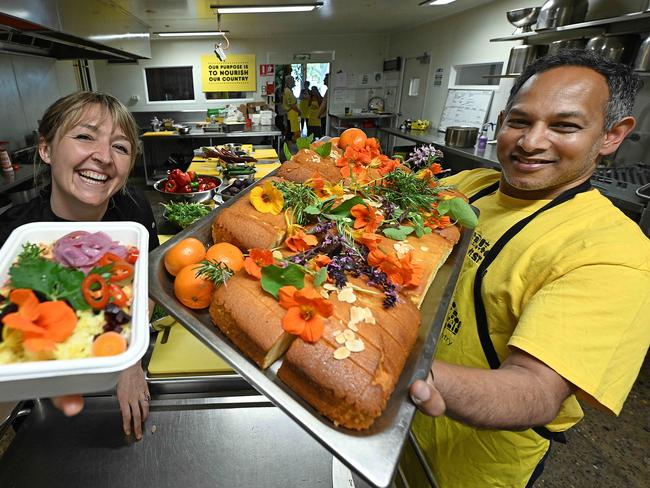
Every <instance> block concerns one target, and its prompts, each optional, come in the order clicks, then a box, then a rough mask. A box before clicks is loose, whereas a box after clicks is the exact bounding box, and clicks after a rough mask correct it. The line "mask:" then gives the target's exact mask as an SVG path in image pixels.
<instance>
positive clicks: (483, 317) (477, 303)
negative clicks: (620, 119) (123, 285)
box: [470, 180, 591, 443]
mask: <svg viewBox="0 0 650 488" xmlns="http://www.w3.org/2000/svg"><path fill="white" fill-rule="evenodd" d="M492 186H494V185H491V186H490V187H487V188H485V189H484V190H482V191H481V192H479V193H477V194H476V195H475V197H477V198H474V200H476V199H478V198H481V196H485V195H487V194H489V193H491V192H487V193H484V194H483V195H480V196H479V194H480V193H482V192H484V191H485V190H488V189H491V188H492ZM589 189H591V183H590V182H589V180H587V181H585V182H584V183H581V184H580V185H578V186H576V187H574V188H570V189H569V190H567V191H565V192H564V193H562V194H561V195H559V196H557V197H556V198H554V199H553V200H551V201H550V202H549V203H547V204H546V205H544V206H543V207H542V208H540V209H539V210H537V211H536V212H534V213H532V214H531V215H529V216H528V217H526V218H524V219H522V220H520V221H519V222H517V223H516V224H514V225H513V226H512V227H510V229H508V230H507V231H506V232H505V233H504V234H503V235H502V236H501V237H500V238H499V240H498V241H497V242H496V243H495V244H494V245H493V246H492V247H491V248H490V250H489V251H488V252H487V253H486V254H485V257H484V258H483V261H482V262H481V264H480V265H479V267H478V269H477V270H476V276H475V277H474V313H475V315H476V327H477V330H478V336H479V339H480V341H481V346H482V347H483V353H484V354H485V358H486V359H487V362H488V364H489V365H490V368H491V369H498V368H499V366H501V361H500V360H499V356H498V355H497V352H496V349H495V348H494V344H493V343H492V338H491V337H490V331H489V329H488V323H487V314H486V312H485V304H484V303H483V296H482V294H481V287H482V285H483V278H484V277H485V274H486V273H487V268H488V266H490V264H492V262H493V261H494V260H495V259H496V257H497V256H498V254H499V253H500V252H501V250H502V249H503V248H504V247H505V245H506V244H507V243H508V242H510V240H511V239H512V238H513V237H515V236H516V235H517V234H518V233H519V232H521V230H522V229H523V228H524V227H526V226H527V225H528V224H529V223H530V222H531V221H532V220H533V219H534V218H535V217H537V216H538V215H539V214H541V213H542V212H545V211H546V210H549V209H551V208H553V207H557V206H558V205H561V204H562V203H564V202H567V201H569V200H571V199H572V198H573V197H575V196H576V195H577V194H579V193H583V192H586V191H588V190H589ZM492 191H494V190H492ZM470 201H472V200H470ZM533 430H534V431H535V432H537V433H538V434H539V435H541V436H542V437H544V438H546V439H549V440H550V439H553V440H557V441H559V442H563V443H565V442H566V438H565V437H564V434H563V433H562V432H559V433H558V432H551V431H549V430H548V429H546V428H545V427H534V428H533ZM558 434H559V435H558Z"/></svg>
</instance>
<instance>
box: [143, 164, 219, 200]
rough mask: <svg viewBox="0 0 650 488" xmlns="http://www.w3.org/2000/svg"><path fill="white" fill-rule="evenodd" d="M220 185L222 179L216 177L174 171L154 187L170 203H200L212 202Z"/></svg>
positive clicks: (192, 172)
mask: <svg viewBox="0 0 650 488" xmlns="http://www.w3.org/2000/svg"><path fill="white" fill-rule="evenodd" d="M219 185H221V179H220V178H218V177H216V176H209V175H199V174H196V173H195V172H194V171H187V172H185V171H181V170H180V169H174V170H172V171H170V172H169V174H168V175H167V177H166V178H163V179H161V180H158V181H156V183H154V185H153V187H154V189H155V190H156V191H158V192H159V193H160V194H161V195H162V196H163V198H164V199H165V200H166V201H168V202H171V201H180V202H191V203H200V202H207V201H209V200H211V199H212V197H214V194H215V193H216V191H217V188H218V187H219Z"/></svg>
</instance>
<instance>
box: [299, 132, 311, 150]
mask: <svg viewBox="0 0 650 488" xmlns="http://www.w3.org/2000/svg"><path fill="white" fill-rule="evenodd" d="M313 140H314V134H310V135H309V137H299V138H298V139H297V140H296V146H297V147H298V150H299V151H300V150H301V149H309V146H310V145H311V143H312V142H313Z"/></svg>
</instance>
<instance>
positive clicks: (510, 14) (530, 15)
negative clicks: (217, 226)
mask: <svg viewBox="0 0 650 488" xmlns="http://www.w3.org/2000/svg"><path fill="white" fill-rule="evenodd" d="M540 8H541V7H527V8H518V9H515V10H508V11H507V12H506V17H507V18H508V22H510V23H511V24H512V25H514V26H515V27H519V28H521V29H522V30H521V32H528V31H530V26H531V25H533V24H534V23H535V22H536V21H537V16H538V15H539V11H540Z"/></svg>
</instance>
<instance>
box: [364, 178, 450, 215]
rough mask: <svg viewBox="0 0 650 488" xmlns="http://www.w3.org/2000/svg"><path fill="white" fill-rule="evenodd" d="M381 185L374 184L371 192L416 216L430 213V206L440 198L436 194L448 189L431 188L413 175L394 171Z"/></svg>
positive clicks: (441, 187)
mask: <svg viewBox="0 0 650 488" xmlns="http://www.w3.org/2000/svg"><path fill="white" fill-rule="evenodd" d="M382 183H383V184H377V183H375V184H374V185H373V186H372V187H371V190H372V192H373V193H374V194H375V195H377V196H380V197H381V198H383V199H384V200H385V201H389V202H391V203H393V204H395V205H397V206H398V207H399V208H400V209H402V210H403V211H404V212H405V213H407V214H409V213H411V214H416V213H425V212H430V211H431V206H432V205H433V204H434V203H435V202H437V201H438V200H439V199H440V198H439V197H438V193H439V192H440V191H441V190H445V189H447V188H449V187H446V186H437V187H432V186H430V185H429V184H428V182H426V181H424V180H420V179H419V178H418V177H417V176H416V175H415V173H407V172H405V171H401V170H399V169H398V170H396V171H393V172H391V173H388V174H387V175H386V176H385V177H384V179H383V181H382Z"/></svg>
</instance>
